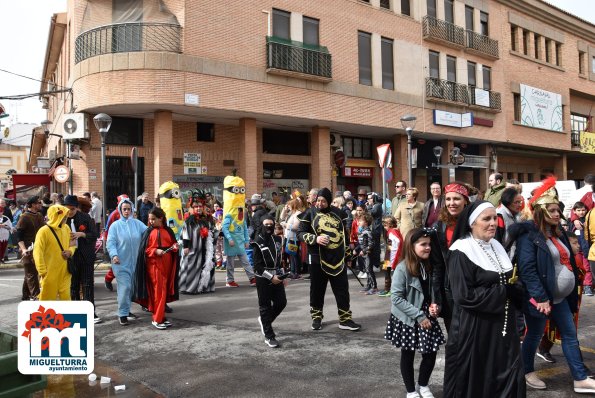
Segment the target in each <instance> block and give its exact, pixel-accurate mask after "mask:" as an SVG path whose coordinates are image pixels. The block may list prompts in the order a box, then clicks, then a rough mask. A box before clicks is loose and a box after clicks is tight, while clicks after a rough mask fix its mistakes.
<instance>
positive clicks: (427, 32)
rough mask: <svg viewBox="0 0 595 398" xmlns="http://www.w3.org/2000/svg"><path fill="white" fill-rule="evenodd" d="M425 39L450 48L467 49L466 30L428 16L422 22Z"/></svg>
mask: <svg viewBox="0 0 595 398" xmlns="http://www.w3.org/2000/svg"><path fill="white" fill-rule="evenodd" d="M422 26H423V34H424V39H426V40H429V41H433V42H436V43H440V44H445V45H447V46H450V47H455V48H464V47H465V29H463V28H461V27H460V26H457V25H455V24H452V23H450V22H446V21H442V20H440V19H437V18H434V17H431V16H429V15H426V16H425V17H424V18H423V21H422Z"/></svg>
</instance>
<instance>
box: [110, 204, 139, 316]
mask: <svg viewBox="0 0 595 398" xmlns="http://www.w3.org/2000/svg"><path fill="white" fill-rule="evenodd" d="M123 204H128V205H130V207H131V208H132V211H131V212H130V213H129V216H128V218H125V217H124V215H123V214H122V205H123ZM118 213H120V218H119V219H118V220H117V221H116V222H114V223H113V224H112V225H111V227H110V230H109V235H108V238H107V251H108V252H109V254H110V257H111V259H112V260H113V258H114V257H116V256H118V258H119V259H120V263H119V264H114V263H113V262H112V270H113V271H114V273H115V274H116V278H117V279H118V316H119V317H120V318H122V317H128V316H129V315H130V302H131V299H132V291H131V289H132V278H133V277H134V271H135V269H136V260H137V257H138V247H139V246H140V243H141V237H142V234H143V232H145V229H147V226H146V225H145V224H143V222H142V221H140V220H137V219H136V218H134V217H133V216H132V214H134V206H133V204H132V202H131V201H130V199H128V198H126V199H122V200H121V201H120V203H118Z"/></svg>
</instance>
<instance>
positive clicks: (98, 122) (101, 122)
mask: <svg viewBox="0 0 595 398" xmlns="http://www.w3.org/2000/svg"><path fill="white" fill-rule="evenodd" d="M93 123H94V124H95V127H96V128H97V130H99V134H101V180H102V181H101V187H102V188H101V189H102V192H101V194H102V196H101V203H102V206H103V214H102V215H101V219H102V221H104V224H103V225H104V226H105V214H106V211H107V197H106V191H107V188H106V187H107V180H106V171H105V138H106V136H107V132H108V131H109V128H110V127H111V126H112V118H111V117H110V116H109V115H106V114H105V113H100V114H99V115H96V116H95V117H94V118H93Z"/></svg>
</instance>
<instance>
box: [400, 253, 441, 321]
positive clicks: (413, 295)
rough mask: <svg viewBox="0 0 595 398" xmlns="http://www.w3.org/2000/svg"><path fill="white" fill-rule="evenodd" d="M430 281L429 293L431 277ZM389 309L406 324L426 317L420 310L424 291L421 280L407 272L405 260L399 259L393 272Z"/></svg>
mask: <svg viewBox="0 0 595 398" xmlns="http://www.w3.org/2000/svg"><path fill="white" fill-rule="evenodd" d="M428 281H429V283H430V289H429V291H430V294H431V295H433V294H432V278H431V277H430V278H428ZM390 293H391V295H390V296H391V301H392V305H391V309H390V312H391V313H392V314H393V315H394V316H395V317H396V318H397V319H398V320H400V321H401V322H403V323H404V324H405V325H407V326H414V325H415V323H416V322H417V323H419V322H421V321H423V320H424V319H425V318H426V314H425V313H424V312H423V311H422V310H421V307H422V305H423V302H424V293H423V290H422V287H421V282H420V281H419V278H418V277H416V276H412V275H411V274H409V272H407V266H406V265H405V261H401V262H400V263H399V265H397V268H395V272H394V274H393V281H392V285H391V288H390Z"/></svg>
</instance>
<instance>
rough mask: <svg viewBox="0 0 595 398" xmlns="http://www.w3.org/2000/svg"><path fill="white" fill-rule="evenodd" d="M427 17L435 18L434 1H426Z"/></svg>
mask: <svg viewBox="0 0 595 398" xmlns="http://www.w3.org/2000/svg"><path fill="white" fill-rule="evenodd" d="M427 7H428V16H430V17H433V18H436V15H437V13H436V0H427Z"/></svg>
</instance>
